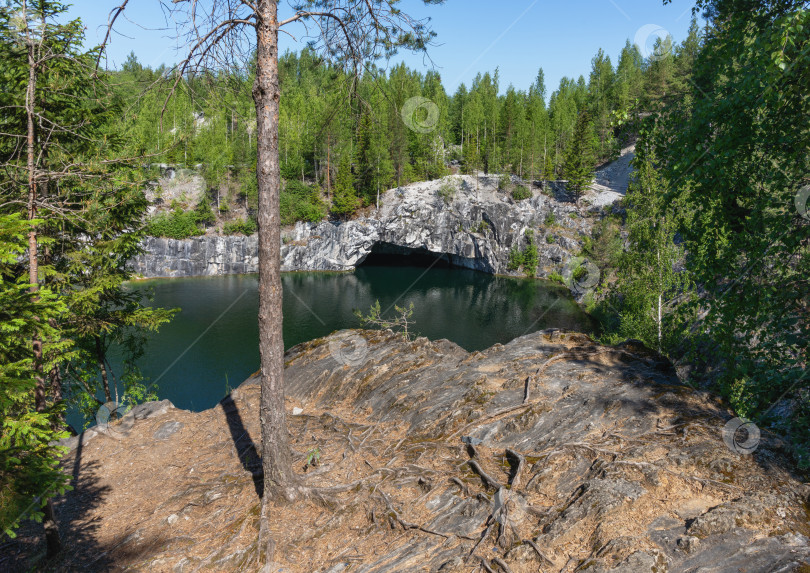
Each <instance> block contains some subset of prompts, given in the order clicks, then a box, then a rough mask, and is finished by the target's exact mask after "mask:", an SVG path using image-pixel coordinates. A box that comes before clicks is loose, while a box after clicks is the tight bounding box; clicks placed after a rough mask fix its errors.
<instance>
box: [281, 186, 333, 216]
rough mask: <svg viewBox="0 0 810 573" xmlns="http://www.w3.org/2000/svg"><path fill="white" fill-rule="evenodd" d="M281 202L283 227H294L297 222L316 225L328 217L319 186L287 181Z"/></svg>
mask: <svg viewBox="0 0 810 573" xmlns="http://www.w3.org/2000/svg"><path fill="white" fill-rule="evenodd" d="M280 201H281V224H282V225H294V224H295V223H296V222H297V221H308V222H312V223H315V222H318V221H321V220H323V219H324V218H325V217H326V205H325V204H324V202H323V200H322V199H321V191H320V189H319V188H318V187H317V186H310V185H306V184H305V183H301V182H300V181H287V184H286V185H285V186H284V189H282V191H281V197H280Z"/></svg>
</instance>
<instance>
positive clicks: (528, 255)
mask: <svg viewBox="0 0 810 573" xmlns="http://www.w3.org/2000/svg"><path fill="white" fill-rule="evenodd" d="M526 240H527V241H528V245H526V250H524V251H523V271H524V272H525V273H526V276H527V277H533V276H535V275H536V274H537V263H538V262H539V257H538V255H537V245H535V244H534V231H532V230H531V229H529V230H528V231H526Z"/></svg>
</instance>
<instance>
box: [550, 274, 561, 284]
mask: <svg viewBox="0 0 810 573" xmlns="http://www.w3.org/2000/svg"><path fill="white" fill-rule="evenodd" d="M548 280H550V281H554V282H555V283H560V284H565V280H564V279H563V276H562V275H561V274H560V273H551V274H550V275H548Z"/></svg>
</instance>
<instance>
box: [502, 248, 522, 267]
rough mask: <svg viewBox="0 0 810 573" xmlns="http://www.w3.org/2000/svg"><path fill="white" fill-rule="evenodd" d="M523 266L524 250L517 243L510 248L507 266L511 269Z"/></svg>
mask: <svg viewBox="0 0 810 573" xmlns="http://www.w3.org/2000/svg"><path fill="white" fill-rule="evenodd" d="M522 266H523V251H521V250H520V249H519V248H518V246H517V245H515V246H514V247H512V248H511V249H510V250H509V262H508V263H507V265H506V268H507V269H508V270H510V271H516V270H518V269H519V268H520V267H522Z"/></svg>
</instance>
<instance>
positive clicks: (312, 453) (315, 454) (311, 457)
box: [304, 448, 321, 470]
mask: <svg viewBox="0 0 810 573" xmlns="http://www.w3.org/2000/svg"><path fill="white" fill-rule="evenodd" d="M320 462H321V450H320V448H312V449H311V450H309V451H308V452H307V461H306V464H304V469H305V470H306V469H308V468H311V467H313V468H314V467H317V466H318V464H320Z"/></svg>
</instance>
